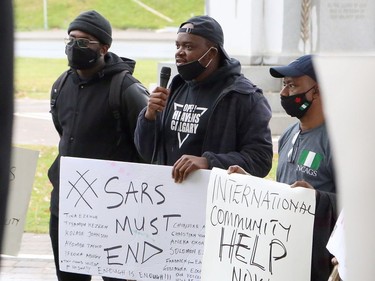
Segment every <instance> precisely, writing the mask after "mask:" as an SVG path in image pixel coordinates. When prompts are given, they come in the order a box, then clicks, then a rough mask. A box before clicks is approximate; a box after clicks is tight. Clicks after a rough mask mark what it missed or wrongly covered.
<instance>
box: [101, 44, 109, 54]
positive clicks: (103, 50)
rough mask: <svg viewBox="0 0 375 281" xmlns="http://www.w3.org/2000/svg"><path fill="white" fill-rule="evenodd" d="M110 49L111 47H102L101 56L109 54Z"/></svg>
mask: <svg viewBox="0 0 375 281" xmlns="http://www.w3.org/2000/svg"><path fill="white" fill-rule="evenodd" d="M108 49H109V45H102V46H101V48H100V54H101V55H103V56H104V55H105V54H107V53H108Z"/></svg>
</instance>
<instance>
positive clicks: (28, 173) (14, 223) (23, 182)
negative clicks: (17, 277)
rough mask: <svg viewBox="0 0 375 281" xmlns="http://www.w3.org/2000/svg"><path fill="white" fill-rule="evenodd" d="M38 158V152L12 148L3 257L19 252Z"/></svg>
mask: <svg viewBox="0 0 375 281" xmlns="http://www.w3.org/2000/svg"><path fill="white" fill-rule="evenodd" d="M38 156H39V152H38V151H35V150H30V149H25V148H19V147H12V158H11V166H10V183H9V192H8V202H7V211H6V216H5V226H4V239H3V244H2V254H4V255H10V256H17V255H18V252H19V250H20V247H21V240H22V234H23V231H24V227H25V222H26V215H27V209H28V207H29V202H30V196H31V191H32V187H33V184H34V177H35V170H36V165H37V162H38Z"/></svg>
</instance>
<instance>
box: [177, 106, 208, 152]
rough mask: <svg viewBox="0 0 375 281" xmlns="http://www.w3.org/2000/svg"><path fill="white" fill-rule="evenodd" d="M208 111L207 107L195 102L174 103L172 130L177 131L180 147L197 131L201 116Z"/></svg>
mask: <svg viewBox="0 0 375 281" xmlns="http://www.w3.org/2000/svg"><path fill="white" fill-rule="evenodd" d="M206 111H207V108H206V107H198V106H197V105H195V104H185V105H183V104H179V103H174V112H173V116H172V120H171V130H172V131H175V132H177V136H178V146H179V148H181V146H182V145H183V143H184V142H185V141H186V140H187V139H188V138H189V136H190V135H191V134H196V133H197V130H198V127H199V121H200V118H201V116H202V115H203V114H204V113H205V112H206Z"/></svg>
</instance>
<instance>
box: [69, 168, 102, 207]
mask: <svg viewBox="0 0 375 281" xmlns="http://www.w3.org/2000/svg"><path fill="white" fill-rule="evenodd" d="M88 172H89V170H87V171H86V172H84V173H83V174H81V173H80V172H79V171H76V173H77V174H78V175H79V177H78V179H77V180H76V182H75V183H72V182H70V181H69V183H70V185H71V186H72V188H71V189H70V191H69V193H68V195H67V196H66V198H67V199H68V198H69V196H70V194H71V193H72V192H73V191H76V192H77V194H78V196H79V197H78V199H77V202H76V203H75V205H74V207H77V205H78V203H79V202H80V201H81V199H82V200H83V202H85V203H86V204H87V206H88V207H89V208H90V209H92V207H91V205H90V203H89V202H88V200H86V199H87V197H86V198H85V194H86V192H88V191H91V192H92V193H93V194H94V195H95V196H96V198H98V195H97V194H96V192H95V190H94V189H93V184H94V182H96V180H97V178H95V179H94V180H93V181H92V182H91V183H90V182H89V181H88V179H86V178H85V175H86V174H87V173H88ZM86 195H87V194H86Z"/></svg>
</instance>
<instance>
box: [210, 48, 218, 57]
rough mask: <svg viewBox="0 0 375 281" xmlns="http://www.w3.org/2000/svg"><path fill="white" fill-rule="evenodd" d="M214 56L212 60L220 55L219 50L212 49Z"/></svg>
mask: <svg viewBox="0 0 375 281" xmlns="http://www.w3.org/2000/svg"><path fill="white" fill-rule="evenodd" d="M210 52H212V54H213V55H212V56H211V58H215V57H216V56H217V55H218V54H219V50H218V49H217V48H216V47H211V51H210Z"/></svg>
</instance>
